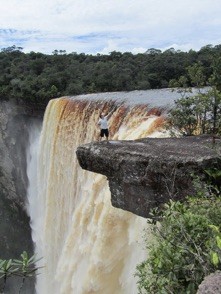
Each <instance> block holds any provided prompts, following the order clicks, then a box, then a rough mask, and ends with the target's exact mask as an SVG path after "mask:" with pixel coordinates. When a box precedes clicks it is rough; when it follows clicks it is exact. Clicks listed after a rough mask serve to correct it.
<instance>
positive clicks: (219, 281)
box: [197, 271, 221, 294]
mask: <svg viewBox="0 0 221 294" xmlns="http://www.w3.org/2000/svg"><path fill="white" fill-rule="evenodd" d="M220 293H221V271H216V272H215V273H213V274H210V275H209V276H207V277H205V279H204V280H203V282H202V283H201V284H200V286H199V288H198V291H197V294H220Z"/></svg>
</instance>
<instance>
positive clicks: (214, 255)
mask: <svg viewBox="0 0 221 294" xmlns="http://www.w3.org/2000/svg"><path fill="white" fill-rule="evenodd" d="M211 257H212V258H211V259H212V263H213V265H215V266H217V265H218V264H219V257H218V254H217V253H216V252H212V256H211Z"/></svg>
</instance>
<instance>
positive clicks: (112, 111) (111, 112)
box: [106, 106, 117, 119]
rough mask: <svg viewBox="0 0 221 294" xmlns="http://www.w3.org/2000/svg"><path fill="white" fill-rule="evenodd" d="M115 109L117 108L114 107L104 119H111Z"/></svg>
mask: <svg viewBox="0 0 221 294" xmlns="http://www.w3.org/2000/svg"><path fill="white" fill-rule="evenodd" d="M116 109H117V106H116V107H114V108H113V109H112V110H111V111H110V112H109V113H108V114H107V115H106V118H107V119H109V118H110V117H111V115H112V114H113V113H114V111H115V110H116Z"/></svg>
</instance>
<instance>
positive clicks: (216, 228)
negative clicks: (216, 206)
mask: <svg viewBox="0 0 221 294" xmlns="http://www.w3.org/2000/svg"><path fill="white" fill-rule="evenodd" d="M209 227H210V228H211V229H212V230H213V231H214V232H216V233H219V228H218V227H217V226H214V225H209Z"/></svg>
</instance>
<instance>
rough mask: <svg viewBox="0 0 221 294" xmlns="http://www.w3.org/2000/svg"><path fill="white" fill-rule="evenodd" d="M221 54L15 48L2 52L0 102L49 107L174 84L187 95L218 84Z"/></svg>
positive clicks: (208, 50)
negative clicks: (75, 98)
mask: <svg viewBox="0 0 221 294" xmlns="http://www.w3.org/2000/svg"><path fill="white" fill-rule="evenodd" d="M220 53H221V47H220V46H214V47H212V46H205V47H204V48H202V49H201V50H200V51H198V52H196V51H193V50H190V51H189V52H181V51H176V50H174V49H173V48H170V49H168V50H166V51H164V52H161V51H160V50H158V49H154V48H151V49H149V50H147V51H146V52H145V53H144V54H141V53H139V54H132V53H130V52H125V53H121V52H116V51H113V52H111V53H110V54H109V55H102V54H97V55H96V56H94V55H90V54H84V53H80V54H77V53H76V52H73V53H70V54H67V53H66V52H65V50H54V51H53V53H52V54H51V55H45V54H42V53H39V52H37V53H36V52H30V53H26V54H25V53H23V52H22V48H21V47H16V46H11V47H9V48H4V49H2V50H1V52H0V99H15V100H16V101H17V102H21V103H22V102H25V104H30V105H31V106H32V105H34V106H35V107H39V108H44V107H45V106H46V105H47V103H48V101H49V100H50V99H51V98H55V97H60V96H66V95H76V94H83V93H92V92H94V93H95V92H107V91H110V92H113V91H130V90H146V89H159V88H165V87H168V85H169V86H170V87H171V86H172V87H174V86H175V87H179V90H180V93H185V91H186V89H189V88H190V87H191V86H196V87H199V86H202V85H204V84H207V85H208V84H209V83H210V84H211V85H212V84H214V83H215V84H218V83H219V81H220V79H219V68H218V67H217V65H216V61H214V56H215V55H220ZM194 64H197V65H194ZM191 66H193V67H192V68H191ZM214 68H216V69H217V70H216V71H215V70H214ZM212 69H213V77H212V78H211V79H210V77H211V74H212ZM209 79H210V82H209ZM182 97H183V96H182Z"/></svg>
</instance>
